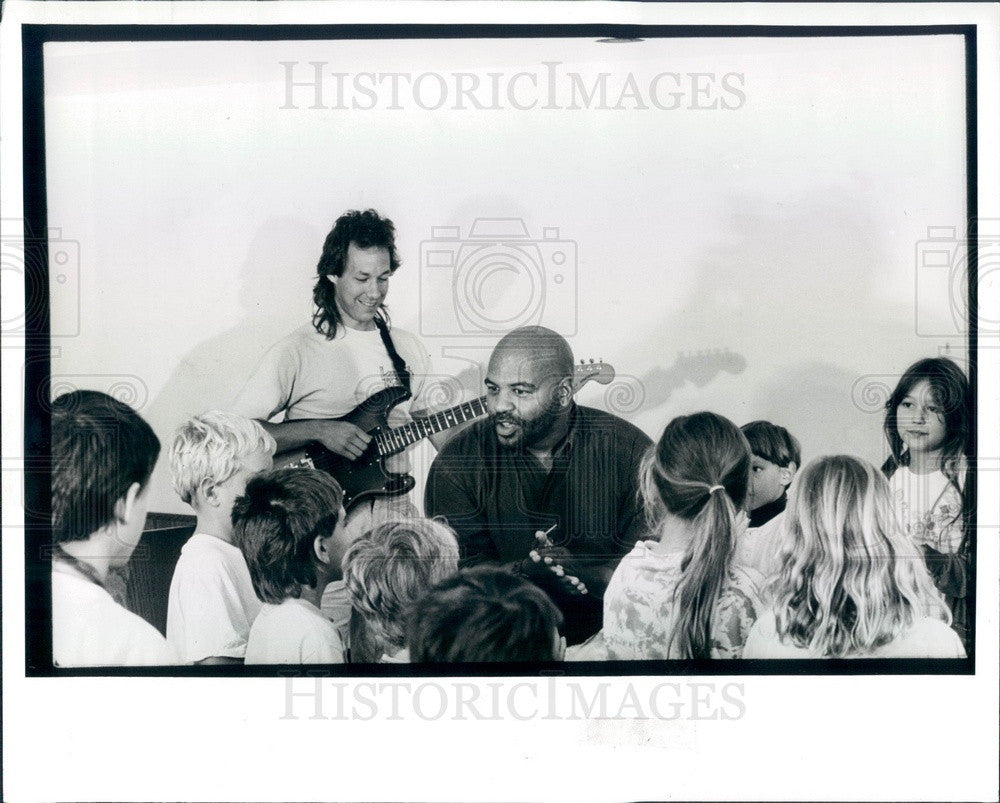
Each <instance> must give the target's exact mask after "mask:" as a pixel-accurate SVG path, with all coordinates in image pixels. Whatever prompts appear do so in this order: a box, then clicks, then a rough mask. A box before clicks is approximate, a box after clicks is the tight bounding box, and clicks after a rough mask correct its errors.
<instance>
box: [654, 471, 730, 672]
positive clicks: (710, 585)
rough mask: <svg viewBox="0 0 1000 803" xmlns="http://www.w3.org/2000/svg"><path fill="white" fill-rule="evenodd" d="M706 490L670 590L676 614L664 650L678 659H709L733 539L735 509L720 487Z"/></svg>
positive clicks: (692, 523)
mask: <svg viewBox="0 0 1000 803" xmlns="http://www.w3.org/2000/svg"><path fill="white" fill-rule="evenodd" d="M716 488H717V489H718V490H713V491H708V490H706V493H707V494H708V499H707V500H706V501H705V505H704V507H702V509H701V511H700V512H699V513H698V515H696V516H695V517H694V520H693V521H692V522H691V525H692V527H693V529H694V535H693V537H692V539H691V541H690V543H689V544H688V548H687V551H686V552H685V554H684V559H683V560H682V561H681V572H682V577H681V582H680V583H679V584H678V585H677V588H676V589H674V601H675V604H676V605H677V609H678V611H679V614H678V616H677V619H676V621H675V623H674V628H673V631H672V632H671V634H670V641H669V644H668V647H675V648H676V649H677V650H678V651H679V653H680V656H681V657H682V658H709V657H711V649H712V614H713V611H714V610H715V603H716V602H717V601H718V599H719V594H720V593H721V592H722V585H723V582H724V580H725V576H726V571H727V569H728V567H729V559H730V557H731V556H732V554H733V548H734V546H735V536H736V507H735V506H734V505H733V502H732V500H731V499H730V498H729V495H728V494H727V493H726V492H725V489H723V488H722V487H721V486H716Z"/></svg>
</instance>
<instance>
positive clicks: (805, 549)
mask: <svg viewBox="0 0 1000 803" xmlns="http://www.w3.org/2000/svg"><path fill="white" fill-rule="evenodd" d="M786 516H787V519H786V522H785V528H784V531H783V534H782V543H783V546H782V561H781V570H780V572H779V574H778V575H777V577H775V578H774V580H773V581H772V583H771V585H770V587H769V589H768V591H769V592H770V595H771V599H772V600H773V604H772V611H771V612H769V613H766V614H764V615H762V616H761V617H760V619H758V621H757V623H756V624H755V625H754V627H753V630H752V631H751V633H750V635H749V637H748V638H747V643H746V647H745V649H744V652H743V657H744V658H962V657H965V650H964V649H963V647H962V643H961V640H960V639H959V638H958V636H957V635H956V634H955V633H954V632H953V631H952V630H951V629H950V628H949V627H948V625H949V623H950V622H951V614H950V612H949V610H948V606H947V605H946V604H945V601H944V599H943V598H942V596H941V594H940V592H938V591H937V589H936V588H935V587H934V582H933V580H932V579H931V577H930V575H929V574H928V572H927V568H926V566H925V564H924V561H923V560H922V556H921V553H920V550H919V548H918V547H917V546H916V545H915V543H914V542H913V541H912V539H910V538H909V537H908V536H907V535H906V533H905V532H904V530H903V528H902V524H901V522H900V521H899V518H898V516H897V515H896V512H895V510H894V508H893V505H892V501H891V499H890V494H889V485H888V483H887V481H886V479H885V477H884V476H883V475H882V474H881V473H880V472H879V471H877V470H876V469H875V467H874V466H871V465H869V464H868V463H866V462H865V461H863V460H859V459H857V458H854V457H848V456H835V457H823V458H819V459H817V460H814V461H813V462H812V463H810V464H809V465H808V466H806V468H805V469H804V470H803V472H802V474H801V476H800V478H799V480H798V485H797V488H796V490H795V491H794V492H793V494H792V499H791V503H790V504H789V506H788V508H787V510H786Z"/></svg>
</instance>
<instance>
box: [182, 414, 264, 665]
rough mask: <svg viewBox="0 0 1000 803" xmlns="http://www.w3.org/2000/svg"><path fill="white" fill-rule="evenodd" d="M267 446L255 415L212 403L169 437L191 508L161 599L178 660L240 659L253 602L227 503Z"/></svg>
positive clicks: (256, 468) (258, 465)
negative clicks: (192, 522) (190, 531)
mask: <svg viewBox="0 0 1000 803" xmlns="http://www.w3.org/2000/svg"><path fill="white" fill-rule="evenodd" d="M274 449H275V443H274V439H273V438H272V437H271V436H270V435H268V434H267V433H266V432H265V431H264V428H263V427H262V426H261V425H260V424H259V423H258V422H256V421H254V420H252V419H249V418H243V417H242V416H238V415H233V414H232V413H226V412H221V411H218V410H212V411H209V412H207V413H203V414H202V415H197V416H194V417H193V418H191V419H189V420H188V421H186V422H185V423H184V424H183V425H182V426H181V427H180V429H178V430H177V434H176V435H175V437H174V442H173V445H172V446H171V449H170V471H171V474H172V477H173V483H174V489H175V490H176V491H177V493H178V494H179V495H180V497H181V499H183V500H184V501H185V502H187V503H188V504H189V505H191V507H192V508H193V509H194V511H195V513H196V514H197V516H198V523H197V525H196V527H195V533H194V535H192V536H191V538H190V539H188V541H187V543H186V544H184V548H183V549H182V550H181V556H180V559H179V560H178V561H177V566H176V567H175V569H174V575H173V578H172V580H171V582H170V596H169V599H168V603H167V638H168V639H169V640H170V642H171V643H172V644H173V645H174V647H175V649H177V651H178V652H179V653H180V654H181V655H183V656H184V658H185V660H188V661H192V662H194V663H239V662H241V661H242V660H243V654H244V652H245V651H246V645H247V636H248V634H249V633H250V625H252V624H253V621H254V618H255V617H256V616H257V612H258V611H259V610H260V602H259V601H258V600H257V597H256V595H255V594H254V590H253V585H252V584H251V582H250V573H249V571H248V570H247V565H246V561H245V560H244V559H243V554H242V553H241V552H240V550H239V547H237V546H235V545H234V543H233V524H232V511H233V503H234V502H235V501H236V499H237V497H239V496H241V495H242V494H243V491H244V489H245V488H246V485H247V482H248V480H250V479H251V478H252V477H254V476H255V475H257V474H259V473H261V472H263V471H268V470H270V468H271V458H272V456H273V455H274Z"/></svg>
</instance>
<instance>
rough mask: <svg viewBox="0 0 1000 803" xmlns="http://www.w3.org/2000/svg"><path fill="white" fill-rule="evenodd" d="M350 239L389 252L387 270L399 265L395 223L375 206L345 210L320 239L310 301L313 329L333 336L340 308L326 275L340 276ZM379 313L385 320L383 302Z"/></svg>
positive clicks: (345, 260)
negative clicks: (314, 309)
mask: <svg viewBox="0 0 1000 803" xmlns="http://www.w3.org/2000/svg"><path fill="white" fill-rule="evenodd" d="M351 243H354V245H355V246H356V247H357V248H373V247H375V248H385V249H386V250H388V252H389V272H390V274H393V273H395V272H396V269H397V268H398V267H399V265H400V259H399V254H398V253H397V252H396V227H395V226H394V225H393V223H392V221H391V220H389V219H388V218H385V217H382V216H381V215H379V213H378V212H376V211H375V210H374V209H366V210H365V211H364V212H361V211H358V210H357V209H352V210H350V211H349V212H345V213H344V214H342V215H341V216H340V217H339V218H337V221H336V223H334V224H333V228H332V229H331V230H330V233H329V234H328V235H326V242H324V243H323V254H322V256H320V258H319V263H318V264H317V265H316V273H317V275H318V278H317V281H316V285H315V287H313V303H315V304H316V308H317V309H316V312H315V313H314V314H313V326H315V327H316V331H317V332H319V333H320V334H322V335H326V337H327V339H328V340H332V339H333V337H334V335H336V334H337V327H338V326H340V325H341V320H340V312H339V311H338V310H337V290H336V288H335V287H334V284H333V282H331V281H330V280H329V279H327V278H326V277H327V276H342V275H343V274H344V267H345V265H346V262H347V249H348V247H349V246H350V244H351ZM378 315H379V317H380V318H381V319H382V320H384V321H388V319H389V313H388V311H387V310H386V308H385V305H382V306H380V307H379V310H378Z"/></svg>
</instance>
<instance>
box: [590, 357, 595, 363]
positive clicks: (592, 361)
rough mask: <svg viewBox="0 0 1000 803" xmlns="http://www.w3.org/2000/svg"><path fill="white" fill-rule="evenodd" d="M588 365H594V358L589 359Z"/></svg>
mask: <svg viewBox="0 0 1000 803" xmlns="http://www.w3.org/2000/svg"><path fill="white" fill-rule="evenodd" d="M590 364H591V365H593V364H594V358H593V357H591V358H590Z"/></svg>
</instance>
